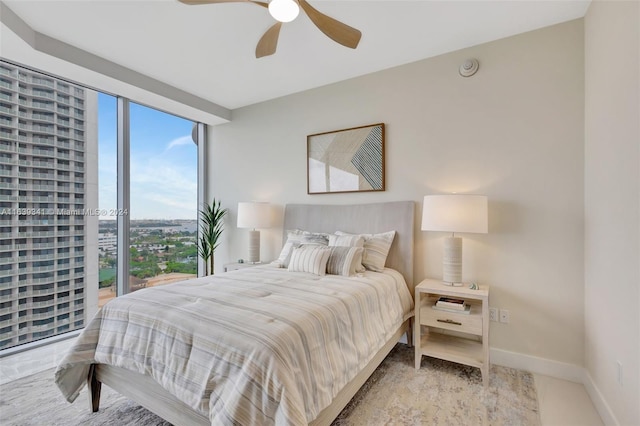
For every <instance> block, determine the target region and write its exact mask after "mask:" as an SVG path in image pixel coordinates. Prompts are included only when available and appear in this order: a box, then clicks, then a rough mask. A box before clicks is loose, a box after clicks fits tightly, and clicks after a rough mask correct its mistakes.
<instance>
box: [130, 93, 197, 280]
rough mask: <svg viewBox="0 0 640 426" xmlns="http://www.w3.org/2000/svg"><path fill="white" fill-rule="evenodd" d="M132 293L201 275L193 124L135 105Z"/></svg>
mask: <svg viewBox="0 0 640 426" xmlns="http://www.w3.org/2000/svg"><path fill="white" fill-rule="evenodd" d="M129 112H130V114H129V118H130V119H129V122H130V150H129V152H130V154H129V159H130V170H131V174H130V180H129V186H130V188H131V189H130V214H129V218H130V222H129V225H130V233H129V235H130V248H129V252H130V256H129V288H128V291H135V290H138V289H140V288H144V287H152V286H157V285H163V284H168V283H170V282H174V281H178V280H183V279H187V278H193V277H195V276H196V275H197V257H198V250H197V246H196V234H197V214H198V200H197V190H198V147H197V145H196V144H195V142H194V140H193V137H192V129H193V125H194V123H193V122H192V121H189V120H185V119H184V118H181V117H177V116H175V115H171V114H167V113H165V112H162V111H158V110H155V109H152V108H149V107H146V106H142V105H138V104H135V103H131V104H130V108H129Z"/></svg>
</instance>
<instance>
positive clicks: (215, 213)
mask: <svg viewBox="0 0 640 426" xmlns="http://www.w3.org/2000/svg"><path fill="white" fill-rule="evenodd" d="M226 214H227V209H223V208H222V206H221V203H220V201H216V199H215V198H214V199H213V202H212V203H211V204H210V205H208V204H205V205H204V207H203V208H202V209H201V210H200V240H199V241H198V254H199V255H200V257H201V258H202V260H204V265H205V267H204V270H205V275H210V274H211V275H213V274H214V269H213V265H214V262H213V253H214V252H215V250H216V248H218V246H219V245H220V242H221V241H220V235H221V234H222V231H223V229H224V228H223V225H224V223H223V219H224V217H225V215H226Z"/></svg>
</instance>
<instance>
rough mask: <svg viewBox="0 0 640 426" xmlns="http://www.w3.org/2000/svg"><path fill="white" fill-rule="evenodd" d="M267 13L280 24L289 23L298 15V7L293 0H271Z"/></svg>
mask: <svg viewBox="0 0 640 426" xmlns="http://www.w3.org/2000/svg"><path fill="white" fill-rule="evenodd" d="M269 13H270V14H271V16H273V19H275V20H277V21H280V22H291V21H293V20H294V19H296V17H297V16H298V14H299V13H300V7H299V6H298V3H296V2H295V1H294V0H271V1H270V2H269Z"/></svg>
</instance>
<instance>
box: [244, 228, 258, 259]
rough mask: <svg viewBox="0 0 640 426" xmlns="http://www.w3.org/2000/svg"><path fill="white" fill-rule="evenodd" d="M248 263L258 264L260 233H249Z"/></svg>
mask: <svg viewBox="0 0 640 426" xmlns="http://www.w3.org/2000/svg"><path fill="white" fill-rule="evenodd" d="M247 262H248V263H260V231H256V230H255V229H254V230H251V231H249V258H248V259H247Z"/></svg>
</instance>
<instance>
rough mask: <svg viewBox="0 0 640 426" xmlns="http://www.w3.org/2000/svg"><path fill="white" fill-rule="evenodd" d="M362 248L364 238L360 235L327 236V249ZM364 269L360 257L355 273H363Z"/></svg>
mask: <svg viewBox="0 0 640 426" xmlns="http://www.w3.org/2000/svg"><path fill="white" fill-rule="evenodd" d="M336 246H340V247H364V237H363V236H361V235H346V234H345V235H337V233H336V234H333V235H329V247H336ZM364 271H365V267H364V265H363V264H362V256H361V257H360V263H359V264H358V265H356V272H364Z"/></svg>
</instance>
